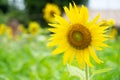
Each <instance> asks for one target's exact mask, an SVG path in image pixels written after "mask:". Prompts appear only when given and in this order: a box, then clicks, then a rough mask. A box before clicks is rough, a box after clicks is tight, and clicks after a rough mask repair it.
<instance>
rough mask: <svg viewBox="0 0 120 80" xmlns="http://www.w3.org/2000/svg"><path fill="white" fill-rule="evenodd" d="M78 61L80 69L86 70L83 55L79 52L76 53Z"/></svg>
mask: <svg viewBox="0 0 120 80" xmlns="http://www.w3.org/2000/svg"><path fill="white" fill-rule="evenodd" d="M76 59H77V62H78V64H80V68H81V69H83V68H84V64H85V62H84V57H83V53H81V52H77V53H76Z"/></svg>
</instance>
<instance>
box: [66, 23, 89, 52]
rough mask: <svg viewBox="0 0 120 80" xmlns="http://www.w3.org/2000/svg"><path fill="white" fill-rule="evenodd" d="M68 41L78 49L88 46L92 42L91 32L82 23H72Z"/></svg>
mask: <svg viewBox="0 0 120 80" xmlns="http://www.w3.org/2000/svg"><path fill="white" fill-rule="evenodd" d="M68 42H69V44H70V45H71V46H73V47H74V48H76V49H79V50H80V49H84V48H87V47H88V46H89V45H90V43H91V34H90V32H89V30H88V29H87V28H86V27H85V26H83V25H81V24H74V25H71V29H70V30H69V32H68Z"/></svg>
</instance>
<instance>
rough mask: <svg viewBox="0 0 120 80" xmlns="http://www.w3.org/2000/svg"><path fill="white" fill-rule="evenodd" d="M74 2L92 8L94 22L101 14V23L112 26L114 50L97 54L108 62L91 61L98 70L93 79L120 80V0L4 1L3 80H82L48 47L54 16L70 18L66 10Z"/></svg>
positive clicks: (0, 33) (0, 9)
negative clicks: (65, 13)
mask: <svg viewBox="0 0 120 80" xmlns="http://www.w3.org/2000/svg"><path fill="white" fill-rule="evenodd" d="M73 1H74V2H75V3H76V4H77V5H78V7H79V6H81V5H86V6H87V7H88V9H89V19H90V20H91V19H93V18H94V17H95V16H96V15H97V14H98V13H100V14H101V18H100V21H103V22H105V23H108V24H109V25H110V26H111V28H110V29H109V31H108V34H110V36H111V38H110V39H109V40H108V42H106V43H107V44H108V45H109V46H110V47H109V48H106V49H104V50H103V51H100V52H97V55H98V56H99V57H100V59H102V60H103V61H104V63H103V64H96V63H95V62H94V61H92V59H91V61H92V62H93V63H94V64H95V68H92V69H91V70H90V71H91V72H96V70H97V71H98V73H94V74H96V76H94V77H93V79H92V80H120V68H119V67H120V59H119V56H120V15H119V14H120V5H119V3H120V0H34V1H32V0H0V80H79V76H78V75H75V74H71V71H70V70H71V69H73V71H74V68H71V69H70V68H67V67H66V66H64V65H63V64H62V55H57V56H52V55H51V51H52V50H53V49H54V48H48V47H47V46H46V45H47V42H48V38H49V34H51V33H50V32H49V31H48V30H47V29H48V28H49V27H50V26H48V23H51V22H53V21H54V15H53V14H58V15H61V16H63V17H66V16H65V15H64V10H63V7H64V6H68V5H69V2H73ZM112 19H114V20H115V21H112ZM73 65H74V66H77V64H76V63H73ZM99 70H103V72H104V73H101V72H99Z"/></svg>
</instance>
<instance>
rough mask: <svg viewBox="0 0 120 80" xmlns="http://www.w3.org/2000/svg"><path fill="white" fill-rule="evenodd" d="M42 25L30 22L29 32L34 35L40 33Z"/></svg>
mask: <svg viewBox="0 0 120 80" xmlns="http://www.w3.org/2000/svg"><path fill="white" fill-rule="evenodd" d="M39 29H40V25H39V24H38V23H37V22H30V24H29V32H30V33H31V34H33V35H36V34H38V33H39Z"/></svg>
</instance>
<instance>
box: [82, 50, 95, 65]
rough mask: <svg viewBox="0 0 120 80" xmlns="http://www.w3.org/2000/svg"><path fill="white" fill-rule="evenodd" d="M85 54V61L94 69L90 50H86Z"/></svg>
mask: <svg viewBox="0 0 120 80" xmlns="http://www.w3.org/2000/svg"><path fill="white" fill-rule="evenodd" d="M83 52H84V53H83V54H84V59H85V62H86V63H87V65H89V66H90V67H93V65H92V63H91V62H90V59H89V53H88V50H87V49H85V50H84V51H83Z"/></svg>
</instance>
